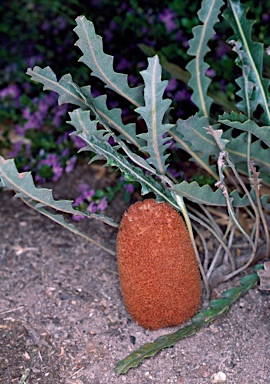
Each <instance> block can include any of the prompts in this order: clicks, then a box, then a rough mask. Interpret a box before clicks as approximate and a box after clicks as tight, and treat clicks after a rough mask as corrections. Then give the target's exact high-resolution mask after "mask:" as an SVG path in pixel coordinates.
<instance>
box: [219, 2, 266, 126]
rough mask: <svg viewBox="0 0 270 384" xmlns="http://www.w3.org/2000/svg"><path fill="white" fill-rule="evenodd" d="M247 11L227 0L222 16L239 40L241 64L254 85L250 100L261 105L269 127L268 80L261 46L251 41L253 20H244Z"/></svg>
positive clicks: (238, 4) (243, 7) (239, 4)
mask: <svg viewBox="0 0 270 384" xmlns="http://www.w3.org/2000/svg"><path fill="white" fill-rule="evenodd" d="M247 9H248V7H247V5H245V4H241V3H240V1H238V0H228V8H227V9H226V11H225V12H224V13H223V16H224V17H225V19H226V20H227V21H228V22H229V23H230V24H231V26H232V28H233V30H234V32H235V35H236V37H235V38H234V40H237V39H240V41H241V43H242V49H243V51H244V52H245V56H244V57H243V64H244V65H247V66H248V67H249V68H250V72H249V81H251V82H252V83H254V84H255V88H254V92H253V94H252V100H253V101H254V102H255V103H256V105H258V104H259V105H261V107H262V108H263V110H264V114H263V119H264V121H265V123H266V124H268V125H269V124H270V111H269V95H268V88H269V79H264V78H263V77H262V66H263V44H261V43H258V42H253V41H252V40H251V29H252V26H253V24H254V20H248V19H247V18H246V13H247ZM230 40H231V39H230Z"/></svg>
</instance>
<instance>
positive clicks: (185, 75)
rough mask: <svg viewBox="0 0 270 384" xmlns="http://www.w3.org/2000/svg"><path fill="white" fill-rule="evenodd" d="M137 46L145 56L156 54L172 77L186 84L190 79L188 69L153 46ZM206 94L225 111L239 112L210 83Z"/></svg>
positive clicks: (225, 96)
mask: <svg viewBox="0 0 270 384" xmlns="http://www.w3.org/2000/svg"><path fill="white" fill-rule="evenodd" d="M138 47H139V48H140V49H141V50H142V52H143V53H145V54H146V55H147V56H150V57H152V56H155V55H156V54H158V57H159V60H160V64H161V66H162V68H163V69H164V70H165V71H166V72H168V73H169V74H170V75H171V76H172V77H173V78H175V79H178V80H181V81H183V82H184V83H185V84H188V82H189V80H190V77H191V75H190V73H189V72H188V71H185V70H184V69H182V68H181V67H179V65H177V64H174V63H172V62H170V61H168V60H167V58H166V56H165V55H164V54H163V53H161V52H157V51H155V49H154V48H153V47H150V46H148V45H145V44H138ZM207 94H208V96H209V97H210V98H211V99H213V102H214V103H215V104H217V105H220V106H221V107H223V110H224V111H226V112H231V111H235V112H240V111H239V109H238V108H237V107H236V105H235V103H234V102H233V101H231V100H229V99H228V97H227V95H226V93H225V92H222V91H218V90H216V89H213V86H212V84H210V85H209V90H208V92H207Z"/></svg>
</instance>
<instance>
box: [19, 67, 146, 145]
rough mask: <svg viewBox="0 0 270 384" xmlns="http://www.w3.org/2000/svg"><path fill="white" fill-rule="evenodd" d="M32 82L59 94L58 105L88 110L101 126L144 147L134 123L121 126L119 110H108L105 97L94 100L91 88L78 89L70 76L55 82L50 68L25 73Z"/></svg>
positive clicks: (55, 79) (35, 69) (36, 68)
mask: <svg viewBox="0 0 270 384" xmlns="http://www.w3.org/2000/svg"><path fill="white" fill-rule="evenodd" d="M26 73H27V74H28V75H29V76H31V78H32V80H34V81H38V82H39V83H41V84H44V87H43V89H44V90H50V91H54V92H56V93H58V94H59V100H58V102H59V104H60V105H61V104H64V103H70V104H74V105H77V106H79V107H80V108H81V109H83V110H85V109H90V110H91V113H92V114H94V115H95V116H96V119H97V120H99V122H100V123H101V124H105V125H106V124H107V125H109V126H110V127H111V128H113V129H115V130H117V131H118V132H119V133H120V134H121V137H123V138H125V140H127V141H128V142H130V143H132V144H134V145H135V146H136V147H138V148H139V147H140V146H142V145H144V141H143V140H141V139H138V138H137V137H136V125H135V124H134V123H130V124H123V122H122V119H121V109H120V108H113V109H111V110H109V109H108V107H107V104H106V100H107V96H106V95H101V96H98V97H96V98H94V97H93V96H92V94H91V87H90V86H85V87H79V86H78V85H77V84H75V83H74V82H73V80H72V77H71V75H69V74H68V75H64V76H63V77H61V79H60V80H59V81H57V78H56V75H55V73H54V72H53V71H52V69H51V68H50V67H46V68H44V69H42V68H40V67H35V68H34V69H33V70H32V69H30V68H29V69H28V70H27V72H26Z"/></svg>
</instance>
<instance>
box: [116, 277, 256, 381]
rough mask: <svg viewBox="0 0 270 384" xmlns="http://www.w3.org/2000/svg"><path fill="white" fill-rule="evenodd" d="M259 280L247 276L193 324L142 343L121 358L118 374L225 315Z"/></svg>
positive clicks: (117, 368) (197, 316)
mask: <svg viewBox="0 0 270 384" xmlns="http://www.w3.org/2000/svg"><path fill="white" fill-rule="evenodd" d="M258 280H259V277H258V275H257V273H254V274H252V275H250V276H246V277H245V278H244V279H242V280H241V284H242V285H241V286H239V287H236V288H232V289H229V290H228V291H227V292H224V293H223V295H222V298H221V299H218V300H212V301H211V302H210V306H211V307H212V308H209V309H206V310H203V311H201V312H199V313H198V314H197V315H195V316H194V317H193V318H192V319H191V322H192V324H190V325H187V326H185V327H183V328H180V329H179V330H177V331H176V332H174V333H171V334H167V335H163V336H160V337H158V338H157V339H156V340H154V341H153V342H151V343H147V344H144V345H142V346H141V347H140V348H139V349H137V350H135V351H134V352H132V353H131V354H130V355H128V356H127V357H126V358H124V359H123V360H121V361H120V362H119V363H118V365H117V367H116V370H115V372H116V374H117V375H121V374H123V373H126V372H127V371H128V370H129V369H130V368H135V367H137V366H138V365H139V364H140V363H141V362H143V360H144V359H145V358H147V357H151V356H154V355H155V354H156V353H158V352H159V351H161V350H162V349H164V348H168V347H171V346H173V345H174V344H175V343H176V342H177V341H179V340H181V339H183V338H185V337H189V336H192V335H193V334H195V333H196V332H197V331H198V330H199V329H201V328H202V327H203V326H205V325H207V324H209V323H210V322H212V321H213V320H215V319H216V318H217V317H219V316H222V315H224V314H225V313H227V312H228V310H229V308H230V306H231V305H232V304H233V303H234V302H235V301H236V300H237V299H238V297H239V296H240V295H243V294H245V293H246V292H247V291H249V290H250V289H251V288H253V287H254V286H255V285H256V284H257V282H258Z"/></svg>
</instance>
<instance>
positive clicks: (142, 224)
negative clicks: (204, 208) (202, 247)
mask: <svg viewBox="0 0 270 384" xmlns="http://www.w3.org/2000/svg"><path fill="white" fill-rule="evenodd" d="M117 259H118V269H119V277H120V286H121V292H122V295H123V299H124V302H125V305H126V308H127V310H128V312H129V313H130V315H131V316H132V317H133V319H134V320H135V321H136V322H137V323H138V324H139V325H141V326H143V327H144V328H149V329H158V328H163V327H168V326H174V325H179V324H180V323H183V322H185V321H187V320H188V319H189V318H190V317H192V316H193V315H194V314H195V312H196V311H197V309H198V307H199V304H200V300H201V281H200V273H199V269H198V265H197V261H196V258H195V255H194V251H193V247H192V244H191V240H190V237H189V234H188V231H187V229H186V226H185V223H184V221H183V219H182V218H181V216H180V215H179V214H178V213H177V212H176V211H175V210H174V209H173V208H172V207H171V206H170V205H169V204H167V203H163V202H162V203H156V201H155V200H154V199H147V200H144V201H142V202H137V203H135V204H133V205H131V206H130V208H129V209H128V211H127V212H126V213H125V214H124V215H123V218H122V220H121V224H120V227H119V232H118V236H117Z"/></svg>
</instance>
